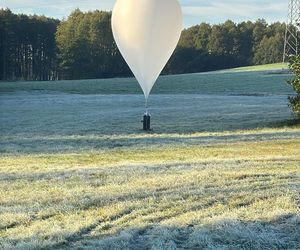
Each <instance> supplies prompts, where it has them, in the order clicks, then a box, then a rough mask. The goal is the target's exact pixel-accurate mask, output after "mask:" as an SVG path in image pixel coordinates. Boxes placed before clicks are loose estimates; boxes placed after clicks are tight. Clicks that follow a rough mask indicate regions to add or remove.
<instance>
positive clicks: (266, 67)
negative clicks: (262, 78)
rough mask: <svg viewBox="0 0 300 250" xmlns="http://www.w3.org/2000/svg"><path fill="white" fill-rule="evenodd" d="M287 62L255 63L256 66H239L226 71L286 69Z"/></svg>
mask: <svg viewBox="0 0 300 250" xmlns="http://www.w3.org/2000/svg"><path fill="white" fill-rule="evenodd" d="M287 69H288V63H273V64H265V65H257V66H248V67H241V68H234V69H230V70H228V71H230V72H247V71H248V72H253V71H266V70H271V71H274V70H287Z"/></svg>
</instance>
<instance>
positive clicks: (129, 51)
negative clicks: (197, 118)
mask: <svg viewBox="0 0 300 250" xmlns="http://www.w3.org/2000/svg"><path fill="white" fill-rule="evenodd" d="M182 28H183V18H182V12H181V7H180V5H179V3H178V1H177V0H117V2H116V4H115V7H114V9H113V13H112V31H113V35H114V38H115V41H116V44H117V46H118V48H119V50H120V52H121V54H122V56H123V57H124V59H125V61H126V62H127V64H128V65H129V67H130V69H131V70H132V72H133V74H134V75H135V77H136V79H137V80H138V82H139V84H140V85H141V87H142V89H143V92H144V94H145V98H146V99H147V98H148V97H149V94H150V91H151V89H152V87H153V85H154V83H155V81H156V80H157V78H158V76H159V74H160V73H161V71H162V70H163V68H164V66H165V65H166V63H167V62H168V60H169V59H170V57H171V55H172V53H173V51H174V50H175V48H176V45H177V43H178V41H179V38H180V34H181V31H182Z"/></svg>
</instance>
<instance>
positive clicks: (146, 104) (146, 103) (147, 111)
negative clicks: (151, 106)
mask: <svg viewBox="0 0 300 250" xmlns="http://www.w3.org/2000/svg"><path fill="white" fill-rule="evenodd" d="M145 109H146V112H145V115H149V110H148V97H147V98H145Z"/></svg>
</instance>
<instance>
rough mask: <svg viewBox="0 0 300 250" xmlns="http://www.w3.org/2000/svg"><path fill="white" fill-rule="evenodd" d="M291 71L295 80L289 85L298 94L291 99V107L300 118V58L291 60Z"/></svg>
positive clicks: (296, 57) (295, 57)
mask: <svg viewBox="0 0 300 250" xmlns="http://www.w3.org/2000/svg"><path fill="white" fill-rule="evenodd" d="M290 69H291V70H292V72H293V73H294V78H293V79H292V80H290V81H288V83H289V84H290V85H291V86H292V87H293V89H294V90H295V92H296V96H291V97H289V101H290V106H291V108H292V109H293V111H294V112H295V113H296V114H297V115H298V116H300V56H294V57H292V58H291V59H290Z"/></svg>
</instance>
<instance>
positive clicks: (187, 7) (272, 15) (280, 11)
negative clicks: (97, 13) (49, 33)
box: [0, 0, 288, 27]
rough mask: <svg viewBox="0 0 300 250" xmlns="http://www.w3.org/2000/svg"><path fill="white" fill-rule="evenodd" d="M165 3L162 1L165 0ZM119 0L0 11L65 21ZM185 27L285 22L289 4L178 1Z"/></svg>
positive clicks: (55, 1) (35, 3) (1, 0)
mask: <svg viewBox="0 0 300 250" xmlns="http://www.w3.org/2000/svg"><path fill="white" fill-rule="evenodd" d="M162 1H163V0H162ZM115 2H116V0H94V1H88V0H0V8H6V7H8V8H10V9H11V10H12V11H13V12H14V13H24V14H38V15H45V16H49V17H54V18H59V19H62V18H66V17H68V15H69V14H70V13H71V11H72V10H74V9H76V8H79V9H81V10H82V11H88V10H95V9H98V10H112V8H113V6H114V3H115ZM179 2H180V4H181V6H182V10H183V14H184V20H185V21H184V23H185V27H190V26H192V25H195V24H199V23H201V22H206V23H212V24H217V23H222V22H224V21H226V20H228V19H231V20H233V21H234V22H241V21H247V20H251V21H255V20H257V19H258V18H264V19H266V21H267V22H269V23H272V22H276V21H286V16H287V5H288V0H179Z"/></svg>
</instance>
